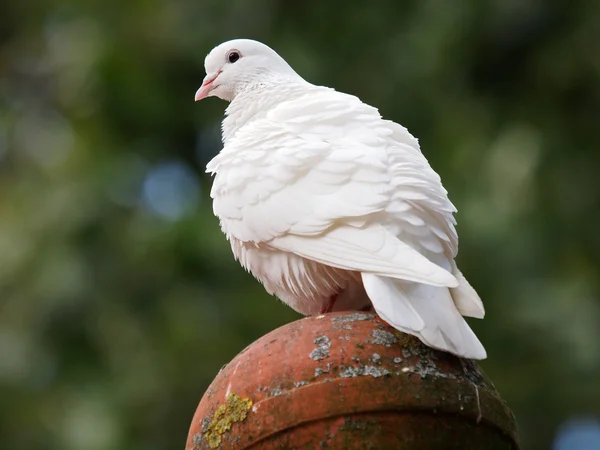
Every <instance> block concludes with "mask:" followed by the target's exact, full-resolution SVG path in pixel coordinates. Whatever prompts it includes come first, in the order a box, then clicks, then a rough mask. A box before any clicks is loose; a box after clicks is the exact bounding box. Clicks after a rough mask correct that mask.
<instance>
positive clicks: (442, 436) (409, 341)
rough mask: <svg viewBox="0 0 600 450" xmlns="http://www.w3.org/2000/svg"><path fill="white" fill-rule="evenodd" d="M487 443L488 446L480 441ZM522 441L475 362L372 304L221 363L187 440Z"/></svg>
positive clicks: (317, 444) (192, 445) (476, 444)
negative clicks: (406, 328)
mask: <svg viewBox="0 0 600 450" xmlns="http://www.w3.org/2000/svg"><path fill="white" fill-rule="evenodd" d="M482 446H483V447H482ZM216 448H218V449H312V448H315V449H322V448H329V449H399V448H402V449H404V450H412V449H415V450H416V449H428V450H430V449H431V450H435V449H453V448H456V449H471V448H472V449H478V448H485V449H487V450H493V449H506V450H509V449H516V448H518V444H517V437H516V427H515V423H514V418H513V416H512V414H511V413H510V411H509V410H508V408H507V407H506V406H505V405H504V403H503V402H502V400H501V399H500V398H499V396H498V394H497V392H496V390H495V389H494V387H493V385H492V384H491V383H490V382H489V380H487V378H486V377H485V376H484V375H483V374H482V372H481V371H480V369H479V368H478V366H477V365H476V364H474V363H473V362H471V361H468V360H461V359H458V358H456V357H454V356H452V355H449V354H446V353H442V352H438V351H435V350H432V349H430V348H428V347H426V346H424V345H423V344H421V343H420V342H419V341H418V340H417V339H416V338H413V337H412V336H407V335H405V334H403V333H400V332H398V331H396V330H395V329H393V328H392V327H390V326H389V325H387V324H386V323H385V322H383V321H382V320H381V319H379V318H378V317H377V316H376V315H374V314H372V313H362V312H360V313H359V312H353V313H347V312H346V313H333V314H326V315H322V316H316V317H308V318H305V319H302V320H299V321H296V322H293V323H290V324H288V325H285V326H283V327H281V328H279V329H277V330H275V331H273V332H271V333H269V334H267V335H266V336H263V337H262V338H260V339H259V340H257V341H256V342H254V343H253V344H251V345H250V346H248V347H247V348H246V349H244V350H243V351H242V352H241V353H240V354H239V355H237V356H236V357H235V358H234V359H233V361H231V362H230V363H229V364H228V365H227V366H226V367H225V368H223V370H221V371H220V372H219V374H218V375H217V377H216V378H215V380H214V381H213V383H212V384H211V385H210V387H209V388H208V389H207V391H206V393H205V395H204V397H203V398H202V400H201V401H200V404H199V406H198V409H197V410H196V413H195V415H194V418H193V421H192V425H191V427H190V431H189V435H188V440H187V445H186V449H187V450H200V449H216Z"/></svg>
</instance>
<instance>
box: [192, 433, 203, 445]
mask: <svg viewBox="0 0 600 450" xmlns="http://www.w3.org/2000/svg"><path fill="white" fill-rule="evenodd" d="M192 443H193V444H194V448H195V447H200V444H202V435H201V434H200V433H196V434H194V436H193V437H192Z"/></svg>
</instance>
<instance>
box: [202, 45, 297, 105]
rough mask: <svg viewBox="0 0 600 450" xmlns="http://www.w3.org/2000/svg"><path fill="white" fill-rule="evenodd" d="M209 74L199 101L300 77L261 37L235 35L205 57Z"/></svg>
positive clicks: (224, 96) (205, 64) (227, 98)
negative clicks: (255, 38)
mask: <svg viewBox="0 0 600 450" xmlns="http://www.w3.org/2000/svg"><path fill="white" fill-rule="evenodd" d="M204 68H205V69H206V77H205V78H204V81H203V82H202V86H201V87H200V89H198V91H197V92H196V97H195V98H196V101H198V100H202V99H204V98H206V97H219V98H221V99H223V100H227V101H231V100H233V99H234V98H235V96H236V95H237V94H239V93H240V92H243V91H245V90H248V89H255V88H256V87H259V86H261V85H265V84H268V83H273V82H278V81H279V82H281V81H285V80H289V79H290V78H294V77H295V78H298V79H300V77H299V76H298V75H297V74H296V72H294V70H293V69H292V68H291V67H290V66H289V65H288V63H286V62H285V60H284V59H283V58H282V57H281V56H279V55H278V54H277V53H276V52H275V51H274V50H272V49H271V48H269V47H267V46H266V45H265V44H262V43H260V42H258V41H252V40H250V39H235V40H232V41H227V42H223V43H222V44H220V45H218V46H216V47H215V48H213V49H212V50H211V52H210V53H209V54H208V55H207V56H206V59H205V60H204Z"/></svg>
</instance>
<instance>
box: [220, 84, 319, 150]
mask: <svg viewBox="0 0 600 450" xmlns="http://www.w3.org/2000/svg"><path fill="white" fill-rule="evenodd" d="M311 87H313V88H314V87H315V86H314V85H312V84H310V83H308V82H307V81H305V80H304V79H302V78H301V77H299V76H296V78H290V79H285V80H278V81H277V82H267V83H261V84H256V85H254V86H252V87H251V88H248V89H245V90H243V91H241V92H239V93H238V94H237V95H236V96H235V98H234V99H233V100H232V101H231V103H230V104H229V106H228V107H227V109H226V110H225V115H226V117H225V119H224V120H223V126H222V128H223V129H222V131H223V142H224V143H225V142H226V141H227V139H229V138H230V137H232V136H233V135H234V134H235V133H236V132H237V131H238V130H239V129H240V128H241V127H242V126H244V125H246V124H247V123H249V122H251V121H254V120H257V119H260V118H262V117H264V116H265V115H266V114H267V113H268V112H269V111H270V110H271V109H273V108H274V107H276V106H277V105H278V104H280V103H282V102H284V101H289V100H292V99H294V98H297V97H301V96H302V95H306V94H307V91H310V88H311Z"/></svg>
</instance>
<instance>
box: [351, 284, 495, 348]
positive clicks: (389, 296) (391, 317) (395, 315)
mask: <svg viewBox="0 0 600 450" xmlns="http://www.w3.org/2000/svg"><path fill="white" fill-rule="evenodd" d="M362 280H363V285H364V287H365V290H366V292H367V295H368V296H369V298H370V299H371V302H372V303H373V307H374V308H375V311H377V314H379V315H380V316H381V318H382V319H383V320H385V321H386V322H388V323H389V324H390V325H392V326H393V327H394V328H396V329H398V330H400V331H403V332H405V333H409V334H412V335H414V336H416V337H418V338H419V339H420V340H421V341H422V342H423V343H424V344H426V345H428V346H430V347H433V348H437V349H439V350H443V351H446V352H449V353H452V354H454V355H457V356H460V357H462V358H469V359H485V358H486V356H487V355H486V352H485V349H484V348H483V345H481V342H479V339H477V336H475V333H473V331H472V330H471V328H470V327H469V325H468V324H467V322H466V321H465V319H464V318H463V317H462V316H461V314H460V312H459V311H458V309H457V307H456V306H455V302H454V300H453V298H452V296H451V295H450V290H449V289H448V288H445V287H436V286H429V285H424V284H420V283H411V282H404V281H400V280H397V279H393V278H388V277H381V276H379V275H373V274H366V273H363V274H362ZM469 287H470V286H469ZM456 289H460V286H459V287H458V288H456ZM471 289H472V288H471ZM477 298H479V297H477Z"/></svg>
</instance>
